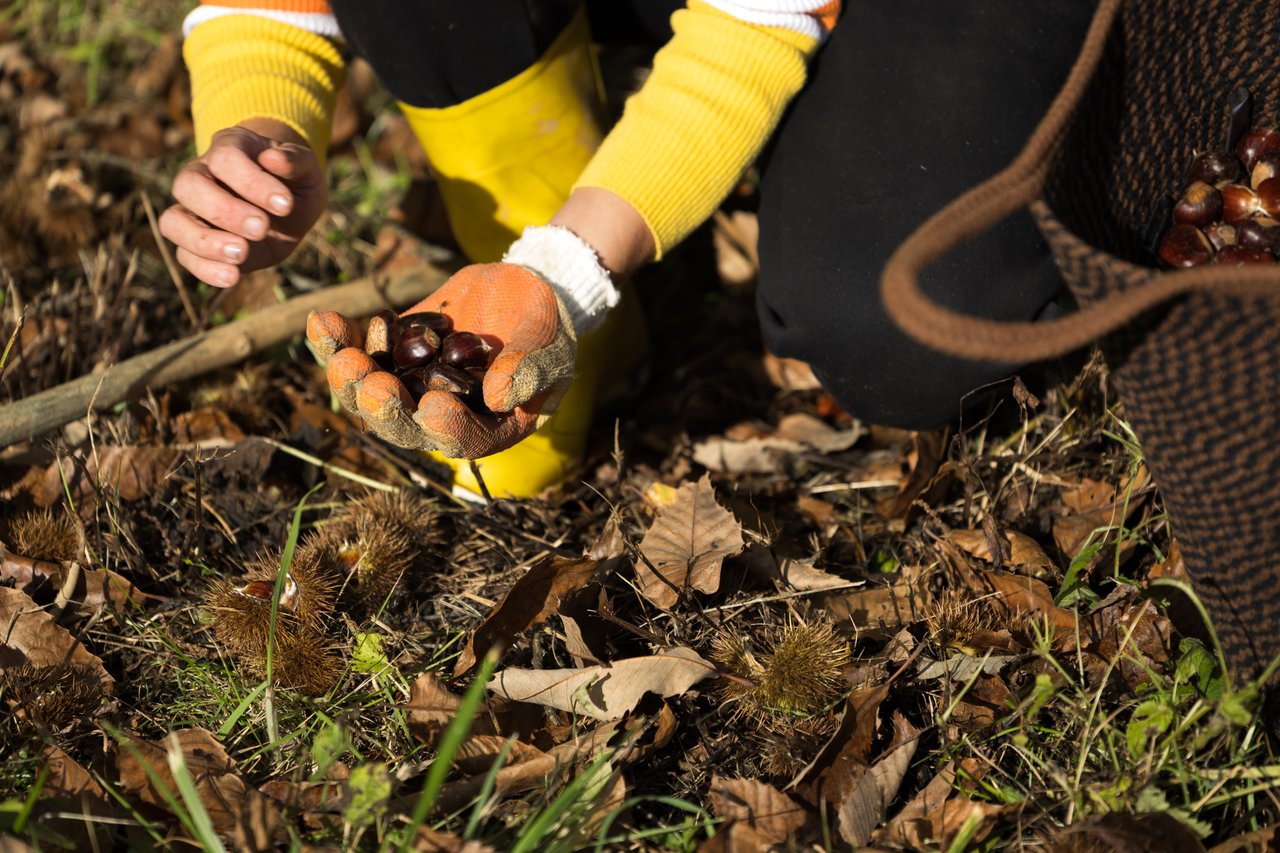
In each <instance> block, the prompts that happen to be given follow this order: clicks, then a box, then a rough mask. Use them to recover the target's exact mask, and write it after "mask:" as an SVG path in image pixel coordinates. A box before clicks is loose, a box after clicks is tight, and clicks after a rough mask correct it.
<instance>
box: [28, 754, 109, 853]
mask: <svg viewBox="0 0 1280 853" xmlns="http://www.w3.org/2000/svg"><path fill="white" fill-rule="evenodd" d="M43 756H44V772H45V773H46V774H47V775H46V776H45V780H44V786H43V787H42V788H41V789H40V804H39V807H40V808H48V809H49V810H50V812H51V814H43V815H42V814H40V813H39V812H38V811H37V812H36V814H35V815H34V816H33V817H34V818H35V819H38V820H39V822H40V825H41V826H42V827H44V828H46V829H52V830H54V831H55V832H57V833H59V834H60V835H63V836H65V837H66V838H68V839H69V840H71V841H73V842H75V843H76V845H77V848H78V849H81V850H106V849H109V848H110V847H111V833H110V831H109V829H110V827H109V823H110V822H117V821H120V820H121V819H123V818H126V817H127V813H126V812H125V811H124V810H123V809H122V808H121V807H120V806H119V805H118V804H117V803H116V801H115V800H114V799H112V797H111V794H110V793H109V792H108V791H107V789H106V787H105V786H103V784H102V783H101V782H99V781H98V780H97V779H96V778H94V776H93V775H92V774H91V773H89V771H88V770H86V769H85V768H84V767H82V766H81V765H80V764H79V762H77V761H76V760H75V759H73V758H72V757H71V756H69V755H67V753H65V752H63V751H62V749H60V748H59V747H57V746H53V745H49V746H46V747H45V748H44V753H43Z"/></svg>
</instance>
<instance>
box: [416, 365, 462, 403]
mask: <svg viewBox="0 0 1280 853" xmlns="http://www.w3.org/2000/svg"><path fill="white" fill-rule="evenodd" d="M422 373H423V376H424V377H425V378H426V381H427V390H428V391H447V392H449V393H450V394H457V395H458V396H460V397H461V396H466V395H467V394H470V393H471V392H472V391H473V390H475V382H474V381H472V379H471V377H470V376H469V375H467V372H466V371H465V370H462V369H461V368H457V367H453V366H451V365H448V364H439V363H436V364H432V365H430V366H428V367H425V368H423V370H422Z"/></svg>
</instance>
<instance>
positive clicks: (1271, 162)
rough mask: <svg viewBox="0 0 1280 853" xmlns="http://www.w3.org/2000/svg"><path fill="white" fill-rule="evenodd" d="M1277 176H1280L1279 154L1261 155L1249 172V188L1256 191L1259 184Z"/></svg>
mask: <svg viewBox="0 0 1280 853" xmlns="http://www.w3.org/2000/svg"><path fill="white" fill-rule="evenodd" d="M1277 175H1280V154H1263V155H1262V156H1261V157H1259V158H1258V163H1257V165H1256V166H1254V167H1253V170H1252V171H1251V172H1249V186H1251V187H1253V188H1254V190H1257V189H1258V185H1259V184H1261V183H1262V182H1263V181H1265V180H1267V179H1268V178H1274V177H1276V176H1277Z"/></svg>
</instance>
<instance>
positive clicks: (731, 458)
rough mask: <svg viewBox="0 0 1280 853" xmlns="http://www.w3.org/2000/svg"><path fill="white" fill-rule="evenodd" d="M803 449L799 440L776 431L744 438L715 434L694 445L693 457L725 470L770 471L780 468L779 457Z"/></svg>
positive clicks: (709, 465) (747, 472)
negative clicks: (738, 438) (730, 437)
mask: <svg viewBox="0 0 1280 853" xmlns="http://www.w3.org/2000/svg"><path fill="white" fill-rule="evenodd" d="M802 450H804V445H803V444H801V443H800V442H798V441H792V440H790V439H786V438H781V437H779V436H773V435H771V436H765V437H762V438H761V437H757V438H747V439H743V440H741V441H733V440H731V439H728V438H725V437H723V436H713V437H711V438H708V439H706V440H705V441H699V442H698V443H697V444H695V445H694V446H693V461H694V462H697V463H698V464H699V465H701V466H702V467H703V468H706V469H707V470H709V471H719V472H722V473H726V474H771V473H773V472H775V471H777V470H778V465H779V460H780V457H782V456H785V455H786V454H788V453H799V452H800V451H802Z"/></svg>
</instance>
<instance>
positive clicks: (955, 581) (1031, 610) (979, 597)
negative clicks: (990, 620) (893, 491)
mask: <svg viewBox="0 0 1280 853" xmlns="http://www.w3.org/2000/svg"><path fill="white" fill-rule="evenodd" d="M940 550H941V551H942V552H943V555H944V556H945V557H946V558H947V564H948V566H949V567H950V569H951V572H950V575H951V578H952V588H951V590H950V595H951V596H953V597H954V598H956V599H958V600H962V601H970V602H973V603H974V605H975V606H979V607H983V608H985V609H987V610H988V611H990V612H992V613H994V614H995V615H996V616H997V618H999V619H1001V620H1002V621H1005V622H1007V623H1008V624H1007V625H1005V626H1004V627H1008V628H1011V629H1012V628H1019V627H1021V624H1022V623H1021V620H1023V619H1025V618H1031V619H1034V620H1036V621H1037V622H1047V623H1048V625H1049V629H1050V631H1051V632H1052V633H1053V636H1054V638H1055V642H1058V643H1068V642H1069V643H1074V642H1075V640H1074V637H1075V634H1076V628H1077V619H1076V614H1075V613H1073V612H1072V611H1070V610H1065V609H1063V608H1061V607H1058V606H1057V605H1056V604H1054V602H1053V594H1052V593H1051V592H1049V587H1048V586H1047V585H1046V584H1045V583H1044V582H1043V581H1039V580H1036V579H1035V578H1030V577H1026V576H1025V575H1013V574H1009V573H1007V572H996V571H990V570H986V569H980V568H978V567H977V566H975V565H971V564H970V562H969V558H968V557H967V556H965V555H964V554H962V553H961V552H960V551H959V550H958V549H957V548H956V547H955V546H954V545H952V544H950V543H949V542H946V541H943V542H942V547H941V549H940Z"/></svg>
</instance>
